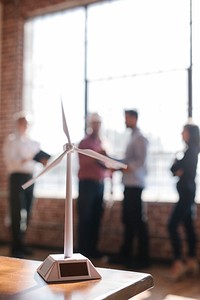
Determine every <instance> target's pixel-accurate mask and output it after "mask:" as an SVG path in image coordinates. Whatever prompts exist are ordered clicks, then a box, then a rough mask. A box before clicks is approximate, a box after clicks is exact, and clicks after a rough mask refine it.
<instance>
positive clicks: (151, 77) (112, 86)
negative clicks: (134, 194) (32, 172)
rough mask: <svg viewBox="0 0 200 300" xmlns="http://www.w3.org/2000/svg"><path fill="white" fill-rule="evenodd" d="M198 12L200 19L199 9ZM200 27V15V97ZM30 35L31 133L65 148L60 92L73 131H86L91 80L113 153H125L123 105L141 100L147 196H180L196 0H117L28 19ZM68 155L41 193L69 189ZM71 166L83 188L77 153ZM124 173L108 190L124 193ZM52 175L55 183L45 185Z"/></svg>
mask: <svg viewBox="0 0 200 300" xmlns="http://www.w3.org/2000/svg"><path fill="white" fill-rule="evenodd" d="M195 5H196V6H198V5H199V4H198V1H196V2H195ZM195 11H196V12H197V11H199V10H198V9H195ZM194 17H196V18H197V20H199V16H198V15H197V13H196V15H195V16H194ZM197 28H200V23H199V21H198V22H196V23H195V22H194V47H196V48H194V47H193V49H194V50H193V51H194V63H195V65H194V75H193V77H194V93H193V96H194V98H197V99H199V97H198V93H199V92H198V90H197V89H196V86H198V84H197V81H195V80H197V79H196V78H197V76H196V78H195V74H197V73H196V72H198V68H199V61H198V53H199V52H198V51H197V49H198V47H200V45H198V39H197V36H198V35H197V32H198V30H197ZM85 29H87V31H86V30H85ZM49 32H50V33H51V34H49ZM195 32H196V33H195ZM195 39H196V41H195ZM25 41H26V44H25V50H26V51H25V53H26V57H25V82H24V88H25V89H24V99H25V102H24V105H25V107H26V108H27V109H29V110H31V111H32V113H33V115H34V126H33V129H32V135H33V136H35V137H36V138H37V139H39V140H40V142H41V145H42V147H43V148H44V150H46V151H48V152H50V153H52V154H55V153H58V152H59V151H60V152H61V151H62V145H63V144H64V143H65V142H66V141H65V137H64V136H63V133H62V125H61V116H60V98H61V97H62V98H63V101H64V105H65V110H66V114H67V121H68V125H69V129H70V133H71V138H72V140H73V141H74V142H78V141H79V140H80V139H81V138H82V136H83V134H84V108H85V103H84V102H85V101H86V99H85V98H84V95H85V94H84V92H85V83H86V84H87V105H88V106H87V109H88V111H98V112H99V113H100V114H101V115H102V118H103V134H104V135H105V137H106V139H107V140H108V141H109V151H110V154H111V155H113V156H117V157H120V156H122V155H123V149H124V147H125V142H126V137H127V132H125V126H124V120H123V111H124V109H125V108H137V109H138V111H139V127H140V128H141V129H142V130H143V131H144V133H145V134H146V136H147V137H148V139H149V145H150V149H149V157H148V170H149V171H148V178H147V188H146V189H145V193H144V197H145V199H146V200H153V201H174V200H175V199H176V197H177V194H176V190H175V178H173V177H172V175H171V174H170V172H169V168H170V165H171V163H172V161H173V158H174V155H175V152H176V151H178V150H180V149H182V148H183V144H182V141H181V131H182V127H183V125H184V124H185V123H186V122H187V116H188V79H187V78H188V67H189V64H190V1H189V0H184V1H183V0H162V1H160V0H150V1H149V0H140V1H139V0H134V1H133V0H116V1H105V2H103V3H100V4H92V5H89V6H88V7H87V8H78V9H73V10H67V11H65V12H62V13H59V14H58V13H57V14H54V15H49V16H45V17H40V18H35V19H32V20H29V21H28V22H27V24H26V27H25ZM85 54H86V56H85ZM195 107H196V108H197V111H199V109H198V107H199V104H198V100H197V101H196V100H195V99H194V109H196V108H195ZM195 114H196V113H195V110H194V117H196V115H195ZM52 139H53V141H52ZM119 141H120V142H119ZM64 163H65V162H63V164H61V165H59V166H58V167H57V168H56V169H54V170H53V171H51V174H46V175H45V176H44V177H43V178H41V179H40V180H39V181H38V183H37V184H36V193H38V194H40V195H41V193H42V191H45V192H44V194H43V195H45V194H46V191H47V190H48V191H50V194H51V195H52V196H54V197H55V196H56V195H57V196H58V197H59V196H60V195H61V194H62V195H63V196H64V193H65V165H64ZM73 168H74V170H73V175H74V178H73V183H74V188H73V191H74V195H75V196H76V195H77V168H78V164H77V157H76V155H74V162H73ZM59 174H60V175H59ZM120 176H121V175H120V173H118V172H116V173H114V175H113V178H112V182H111V181H110V180H109V179H108V180H107V181H106V196H107V197H111V196H112V197H114V198H115V199H121V198H122V186H121V183H120V182H121V178H120ZM47 178H48V179H47ZM47 181H48V182H49V183H50V184H49V185H48V186H49V187H48V188H46V190H45V189H44V187H45V186H47V183H48V182H47ZM111 183H113V189H112V184H111ZM62 188H63V189H62ZM58 191H59V192H58ZM60 192H61V193H60ZM111 193H113V194H111ZM47 196H50V195H47Z"/></svg>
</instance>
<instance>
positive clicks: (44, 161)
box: [40, 158, 48, 167]
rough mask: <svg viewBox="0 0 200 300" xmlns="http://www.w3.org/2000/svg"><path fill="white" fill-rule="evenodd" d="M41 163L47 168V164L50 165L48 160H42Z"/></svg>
mask: <svg viewBox="0 0 200 300" xmlns="http://www.w3.org/2000/svg"><path fill="white" fill-rule="evenodd" d="M40 162H41V164H42V165H43V166H44V167H45V166H46V165H47V163H48V159H46V158H42V159H41V160H40Z"/></svg>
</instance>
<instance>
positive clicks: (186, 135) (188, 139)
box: [168, 124, 200, 280]
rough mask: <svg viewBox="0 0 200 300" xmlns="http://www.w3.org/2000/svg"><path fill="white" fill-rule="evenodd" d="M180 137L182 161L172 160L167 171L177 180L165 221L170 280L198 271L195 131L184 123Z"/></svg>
mask: <svg viewBox="0 0 200 300" xmlns="http://www.w3.org/2000/svg"><path fill="white" fill-rule="evenodd" d="M182 138H183V141H184V143H185V146H186V147H185V149H184V152H183V156H182V158H176V159H175V161H174V163H173V165H172V167H171V172H172V174H173V176H177V177H178V181H177V184H176V188H177V192H178V195H179V200H178V202H177V203H176V204H175V206H174V209H173V211H172V213H171V215H170V218H169V220H168V232H169V236H170V241H171V245H172V250H173V264H172V267H171V271H170V278H171V279H174V280H178V279H180V278H181V277H182V276H184V275H185V274H186V273H188V274H194V273H195V274H196V273H198V271H199V263H198V261H197V258H196V234H195V228H194V220H193V219H194V208H195V195H196V183H195V177H196V170H197V164H198V155H199V151H200V136H199V128H198V126H196V125H194V124H186V125H185V126H184V127H183V131H182ZM180 224H182V225H183V227H184V229H185V233H186V237H187V239H186V241H187V246H188V253H187V258H186V261H184V258H183V249H182V245H181V237H180V235H179V233H178V228H179V226H180Z"/></svg>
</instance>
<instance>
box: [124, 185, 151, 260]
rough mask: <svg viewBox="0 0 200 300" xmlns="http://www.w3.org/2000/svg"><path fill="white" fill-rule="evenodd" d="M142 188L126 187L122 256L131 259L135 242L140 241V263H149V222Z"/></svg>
mask: <svg viewBox="0 0 200 300" xmlns="http://www.w3.org/2000/svg"><path fill="white" fill-rule="evenodd" d="M142 190H143V189H142V188H140V187H125V189H124V200H123V202H122V205H123V206H122V222H123V224H124V237H123V244H122V248H121V255H122V256H123V257H126V258H127V260H129V259H130V258H131V255H132V248H133V240H134V239H135V238H136V237H137V240H138V255H137V256H138V257H137V258H138V261H140V262H146V263H147V262H148V261H149V236H148V228H147V222H146V219H145V215H144V212H143V204H142V199H141V195H142Z"/></svg>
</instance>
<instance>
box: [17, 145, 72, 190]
mask: <svg viewBox="0 0 200 300" xmlns="http://www.w3.org/2000/svg"><path fill="white" fill-rule="evenodd" d="M70 151H71V149H70V150H66V151H64V152H63V153H62V154H61V155H60V156H58V157H57V158H56V159H55V160H54V161H53V162H52V163H50V164H49V165H47V166H46V167H45V168H44V169H43V170H42V171H41V172H40V173H39V174H38V175H37V176H35V177H33V178H32V179H30V180H28V181H27V182H25V183H24V184H23V185H22V188H23V189H24V190H25V189H27V188H28V187H29V186H31V185H32V184H33V183H34V182H35V181H36V180H37V179H38V178H39V177H40V176H42V175H43V174H44V173H46V172H48V171H49V170H51V169H52V168H54V167H55V166H56V165H58V164H59V162H61V160H62V159H63V157H64V156H65V155H66V154H67V153H68V152H70Z"/></svg>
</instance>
